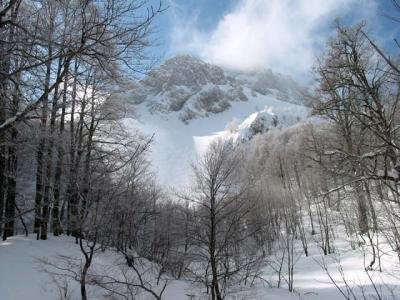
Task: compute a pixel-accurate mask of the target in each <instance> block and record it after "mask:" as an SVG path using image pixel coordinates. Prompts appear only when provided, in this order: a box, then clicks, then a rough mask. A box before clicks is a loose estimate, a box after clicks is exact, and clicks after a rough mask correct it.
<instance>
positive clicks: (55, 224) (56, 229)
mask: <svg viewBox="0 0 400 300" xmlns="http://www.w3.org/2000/svg"><path fill="white" fill-rule="evenodd" d="M65 69H66V72H65V79H64V88H63V98H62V99H63V100H62V105H61V116H60V130H59V134H58V144H57V145H58V146H57V154H58V157H57V164H56V170H55V175H54V204H53V209H52V229H53V234H54V235H55V236H58V235H60V234H61V233H62V232H63V230H62V226H61V218H60V192H61V191H60V190H61V176H62V171H63V162H64V145H63V143H62V141H63V133H64V129H65V109H66V106H67V92H68V78H69V77H68V70H69V63H68V64H67V65H66V66H65Z"/></svg>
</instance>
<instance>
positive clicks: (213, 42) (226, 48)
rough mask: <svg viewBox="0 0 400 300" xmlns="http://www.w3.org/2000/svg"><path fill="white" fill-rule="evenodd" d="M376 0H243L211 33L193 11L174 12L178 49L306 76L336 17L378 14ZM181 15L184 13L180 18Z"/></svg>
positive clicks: (240, 65)
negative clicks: (180, 13)
mask: <svg viewBox="0 0 400 300" xmlns="http://www.w3.org/2000/svg"><path fill="white" fill-rule="evenodd" d="M374 3H375V2H374V0H240V1H238V4H237V5H236V6H235V7H234V8H233V9H232V11H230V12H228V13H227V14H226V15H225V16H224V17H223V18H222V19H221V20H219V22H218V23H217V26H216V27H215V28H213V29H212V30H211V31H210V32H204V31H202V30H201V29H199V28H198V25H197V24H199V22H197V20H196V17H194V16H193V15H192V16H190V18H189V19H188V18H184V19H183V18H182V16H179V14H178V15H175V19H174V21H173V23H174V30H173V32H172V35H171V37H172V42H171V44H172V46H173V52H175V53H176V52H189V53H194V54H196V55H198V56H200V57H202V58H204V59H205V60H207V61H210V62H213V63H216V64H219V65H224V66H227V67H231V68H237V69H245V70H249V69H255V68H265V67H267V68H271V69H273V70H277V71H280V72H282V73H286V74H288V73H289V74H293V75H295V76H296V75H297V76H299V75H304V74H305V73H306V72H308V71H309V70H310V68H311V66H312V64H313V61H314V57H315V54H316V49H317V48H318V46H320V45H321V44H322V43H323V41H324V40H325V39H326V37H327V30H328V29H329V27H330V25H331V24H332V21H333V20H334V18H336V17H337V16H344V15H347V16H348V15H351V18H352V19H354V18H355V16H356V15H357V16H358V17H361V18H362V17H366V16H368V15H369V14H371V13H375V11H374V10H375V5H374ZM178 16H179V17H178Z"/></svg>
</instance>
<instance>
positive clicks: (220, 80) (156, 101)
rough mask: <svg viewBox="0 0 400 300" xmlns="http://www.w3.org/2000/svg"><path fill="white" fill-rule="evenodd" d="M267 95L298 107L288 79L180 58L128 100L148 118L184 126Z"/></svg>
mask: <svg viewBox="0 0 400 300" xmlns="http://www.w3.org/2000/svg"><path fill="white" fill-rule="evenodd" d="M270 94H273V95H275V97H276V98H277V99H280V100H283V101H285V102H290V103H299V102H301V94H302V89H301V87H300V86H299V85H298V84H297V83H296V82H295V81H294V80H293V79H291V78H290V77H288V76H283V75H280V74H275V73H273V72H272V71H270V70H265V71H257V72H239V71H232V70H227V69H223V68H221V67H219V66H216V65H212V64H209V63H206V62H204V61H202V60H201V59H199V58H196V57H193V56H189V55H180V56H176V57H173V58H170V59H168V60H167V61H165V62H164V63H163V64H162V65H160V66H159V67H158V68H156V69H154V70H153V71H152V72H150V74H149V75H148V76H147V77H146V78H144V79H143V80H142V81H141V82H140V84H139V85H138V87H136V88H135V89H134V90H133V91H132V98H133V102H134V103H136V104H142V105H144V106H145V107H146V109H147V110H148V111H149V112H151V113H152V114H161V115H163V116H164V117H165V118H170V117H174V116H175V117H176V118H178V119H179V120H181V121H182V122H184V123H186V124H187V123H189V122H191V121H192V120H194V119H198V118H203V117H208V116H209V115H212V114H218V113H221V112H224V111H226V110H229V109H230V108H231V107H232V104H233V103H235V102H246V101H248V100H249V97H257V96H259V95H261V96H265V95H270Z"/></svg>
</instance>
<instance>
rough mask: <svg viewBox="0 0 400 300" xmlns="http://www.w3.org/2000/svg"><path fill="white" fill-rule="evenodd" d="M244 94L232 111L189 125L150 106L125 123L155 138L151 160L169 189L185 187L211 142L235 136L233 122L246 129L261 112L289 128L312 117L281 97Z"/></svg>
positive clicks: (137, 108)
mask: <svg viewBox="0 0 400 300" xmlns="http://www.w3.org/2000/svg"><path fill="white" fill-rule="evenodd" d="M244 92H245V94H246V96H247V97H248V99H249V100H248V101H238V102H231V105H232V107H231V108H230V109H228V110H226V111H224V112H221V113H217V114H211V113H210V114H209V115H208V116H207V117H206V118H198V119H193V120H190V122H189V123H188V124H185V123H183V122H182V121H181V120H179V116H178V113H175V112H172V113H168V114H160V113H153V114H151V113H150V112H149V110H148V108H147V107H146V103H142V104H140V105H138V106H136V107H135V109H136V114H135V119H133V118H127V119H125V124H126V125H127V126H128V128H132V130H134V129H137V128H139V129H140V130H141V131H143V132H145V133H146V134H148V135H152V134H154V135H155V136H154V143H153V145H152V154H151V157H150V158H151V160H152V163H153V166H155V167H156V168H157V174H158V176H159V179H160V181H161V183H163V184H165V185H166V186H172V187H181V186H182V185H186V184H188V183H190V176H191V168H190V163H191V162H193V161H195V160H196V159H197V158H198V156H199V155H202V154H203V153H204V152H205V151H206V150H207V147H208V145H209V143H210V142H211V141H213V140H214V139H216V138H218V137H222V138H231V137H232V134H231V133H230V132H229V131H228V130H226V127H227V125H228V124H229V123H231V122H232V121H236V122H237V123H238V124H241V126H242V129H243V127H246V126H249V125H250V123H251V122H250V121H251V120H250V119H252V118H253V119H254V118H255V117H256V116H257V114H255V113H256V112H258V113H264V114H269V115H270V116H271V117H272V116H273V115H276V116H278V122H279V125H281V126H289V125H293V124H295V123H296V122H298V121H299V120H300V119H305V118H306V117H307V115H308V111H309V110H308V108H306V107H304V106H301V105H296V104H292V103H288V102H284V101H280V100H277V99H276V98H277V95H274V94H270V95H267V96H264V95H261V94H258V93H252V92H251V91H250V90H248V89H244ZM136 118H137V119H136ZM242 122H243V123H242ZM271 122H272V121H271ZM172 174H173V176H171V175H172Z"/></svg>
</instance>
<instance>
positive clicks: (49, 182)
mask: <svg viewBox="0 0 400 300" xmlns="http://www.w3.org/2000/svg"><path fill="white" fill-rule="evenodd" d="M61 69H62V60H61V58H60V59H59V60H58V69H57V77H59V76H61ZM59 85H60V83H57V84H56V86H55V88H54V95H53V103H52V108H51V115H50V134H49V136H48V143H47V163H46V175H45V182H46V184H45V189H44V199H43V211H42V222H41V232H40V239H41V240H47V229H48V223H49V217H50V206H51V203H52V198H53V178H52V168H53V148H54V138H55V137H54V131H55V129H56V128H55V126H56V116H57V111H58V97H59V94H58V89H59Z"/></svg>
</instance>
